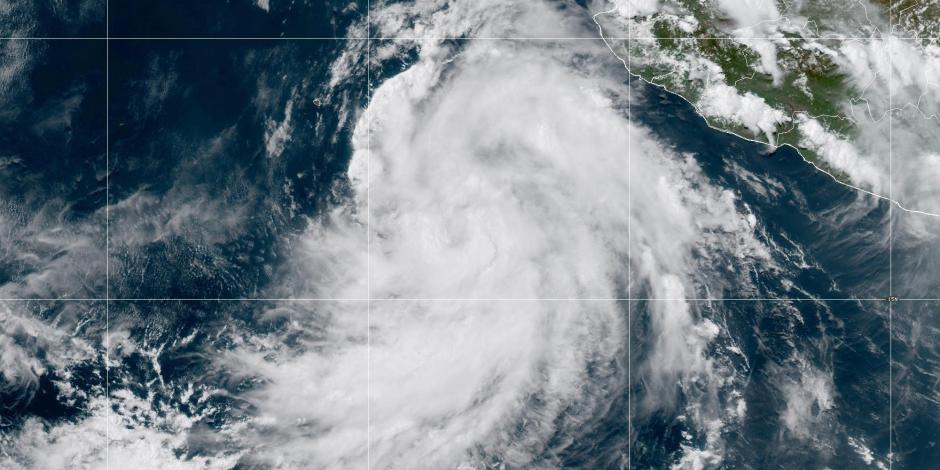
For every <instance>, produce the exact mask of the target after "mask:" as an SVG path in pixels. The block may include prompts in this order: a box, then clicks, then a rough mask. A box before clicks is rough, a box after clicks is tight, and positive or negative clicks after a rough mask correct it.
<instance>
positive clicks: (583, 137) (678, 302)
mask: <svg viewBox="0 0 940 470" xmlns="http://www.w3.org/2000/svg"><path fill="white" fill-rule="evenodd" d="M452 7H453V8H452V10H451V13H452V14H454V15H459V12H460V11H462V8H473V9H476V8H480V9H481V11H483V10H486V11H487V12H488V14H493V15H496V14H497V13H499V12H502V11H503V10H499V8H500V7H499V6H498V5H496V4H492V5H490V4H487V5H479V4H478V3H474V5H473V6H472V7H471V6H469V5H464V4H462V3H461V4H457V5H453V6H452ZM394 8H405V7H401V6H396V7H394ZM487 8H488V10H487ZM508 8H510V9H511V10H512V11H513V12H514V14H520V12H519V11H518V9H519V8H521V7H519V6H518V5H513V6H511V7H508ZM526 8H530V9H532V13H531V14H533V15H539V14H542V13H544V12H543V11H542V10H540V8H542V7H541V5H540V4H538V3H533V4H530V5H527V7H526ZM396 11H397V10H396ZM377 16H378V17H379V18H382V12H381V11H379V12H377ZM457 18H462V17H459V16H457ZM438 20H439V21H438ZM380 21H382V20H380ZM495 21H496V22H497V24H498V22H499V21H500V20H495ZM390 24H393V23H392V22H391V21H387V22H386V27H390V26H388V25H390ZM434 24H440V25H444V27H443V29H442V30H441V31H435V32H434V35H437V34H440V35H445V36H446V35H450V34H451V33H452V31H453V30H450V29H447V28H449V27H451V26H453V25H462V24H463V23H461V22H460V21H458V20H456V19H454V18H450V17H445V18H439V17H435V23H434ZM484 24H486V25H488V26H492V24H490V23H484ZM461 27H462V26H457V27H456V28H457V30H460V28H461ZM484 29H485V27H484ZM415 46H418V49H419V56H418V60H417V61H416V62H415V63H414V64H413V65H411V66H410V67H408V68H407V69H406V70H404V71H403V72H401V73H398V74H397V75H395V76H393V77H391V78H389V79H388V80H386V81H385V82H384V83H382V84H381V86H379V87H378V88H377V89H376V90H375V91H374V93H373V96H372V100H371V102H370V104H369V108H368V109H367V110H366V111H365V112H364V113H363V114H362V116H361V119H360V120H359V123H358V125H357V128H356V131H355V135H354V144H355V147H356V150H355V153H354V156H353V160H352V162H351V164H350V169H349V178H350V181H351V182H352V184H353V188H354V190H355V196H354V200H353V201H351V204H352V205H351V206H350V207H340V208H338V209H337V210H336V211H334V213H332V214H330V215H329V216H328V217H326V218H324V219H321V220H316V221H312V223H311V228H310V229H309V232H308V233H307V234H306V236H305V238H304V239H303V240H300V242H301V243H302V244H303V246H305V247H306V256H303V257H301V258H298V259H297V260H295V261H296V263H297V264H298V265H299V266H306V267H307V268H306V269H301V270H300V272H301V273H306V276H307V277H308V278H309V279H311V280H312V282H309V283H308V286H309V289H310V290H309V295H310V296H312V297H319V296H322V295H324V294H326V293H340V294H341V295H343V296H348V297H352V298H359V297H362V295H363V293H371V296H372V297H373V298H378V299H396V300H381V301H375V302H373V303H372V308H371V318H372V321H371V326H372V328H371V329H370V330H369V331H370V334H371V339H372V341H371V343H372V348H371V350H370V351H369V355H370V356H371V362H370V364H371V366H370V368H369V373H370V376H371V381H370V384H371V395H370V399H369V400H368V406H369V407H370V416H371V420H370V423H371V426H370V433H369V434H370V436H371V440H370V441H369V442H368V445H369V446H370V449H371V458H372V462H373V464H374V465H377V466H379V467H382V468H440V467H452V466H459V465H471V466H472V465H474V464H477V463H479V462H481V461H482V459H484V458H485V457H486V456H493V455H496V456H500V458H502V459H504V460H505V461H506V462H507V463H510V464H515V465H524V464H526V463H528V462H530V461H531V459H533V458H535V457H536V456H538V455H540V453H541V450H542V449H544V447H545V446H546V445H547V442H548V439H549V437H550V436H551V435H552V433H553V432H562V433H563V432H566V430H565V429H564V426H565V425H566V424H565V423H569V421H567V420H571V421H570V422H571V423H573V422H577V421H578V420H579V419H586V418H587V417H589V416H591V414H592V413H594V412H596V406H598V405H597V403H596V400H597V399H598V397H596V396H595V395H594V394H595V393H604V391H605V390H606V389H607V388H609V387H612V386H615V385H617V384H607V385H605V384H604V383H603V380H600V379H599V378H597V377H592V378H589V377H588V376H587V374H588V370H589V369H591V367H589V366H588V365H589V364H593V365H595V366H598V365H599V364H613V363H615V362H616V360H617V358H618V357H619V356H618V355H620V354H623V353H624V349H623V348H624V347H625V342H626V336H627V331H626V328H627V327H626V324H625V318H624V317H625V312H624V311H623V306H622V305H619V304H617V303H615V302H612V301H608V300H580V301H577V300H565V301H554V302H540V301H533V300H527V299H533V298H582V299H585V298H587V299H591V298H593V299H608V298H612V297H617V296H622V295H623V294H624V292H625V289H626V280H627V265H628V263H629V262H630V260H628V256H627V255H628V253H631V252H632V256H633V264H634V268H635V275H636V277H635V278H634V283H635V285H634V286H633V288H634V289H636V290H637V291H641V290H646V289H649V290H650V291H651V293H652V294H653V295H655V296H657V297H664V298H670V299H673V302H667V303H656V304H655V305H653V306H651V307H650V309H651V311H650V315H651V317H652V319H651V324H652V327H653V329H654V330H653V331H654V334H655V335H656V341H654V344H653V347H654V350H653V351H652V354H651V356H650V365H649V366H648V367H647V369H646V371H647V372H648V373H649V383H648V386H649V387H651V390H652V391H651V393H650V399H649V400H648V402H647V403H646V404H645V405H644V406H647V407H649V408H651V409H652V408H656V407H660V406H672V404H673V403H674V401H673V400H672V399H671V397H672V395H673V394H674V391H675V386H674V384H675V383H676V381H680V382H692V381H697V382H699V383H709V382H710V381H713V380H714V381H721V382H722V383H724V381H726V380H727V379H726V378H724V377H720V376H721V374H723V372H721V371H719V370H718V368H717V367H715V366H713V365H712V364H711V362H710V361H709V360H708V359H706V357H705V352H706V348H707V347H708V344H709V343H710V341H712V340H713V339H714V338H715V337H716V336H718V335H720V334H721V331H720V328H719V327H718V325H716V324H715V323H712V322H710V321H708V320H703V319H701V318H698V316H697V314H696V313H695V311H694V309H691V308H690V307H689V306H688V305H687V303H686V302H685V301H684V300H683V299H684V298H685V297H688V296H691V295H695V294H697V292H696V291H695V287H694V283H693V278H694V277H696V275H697V274H696V273H695V272H696V271H697V269H698V268H699V266H698V264H697V263H699V262H702V263H708V262H709V257H710V256H711V254H709V252H708V251H709V250H708V248H706V247H716V246H717V247H720V248H716V249H719V250H722V249H728V250H730V251H732V254H733V255H734V256H737V257H739V259H740V260H742V262H746V260H748V259H761V260H768V258H767V254H766V250H765V248H763V247H762V246H761V245H760V244H759V243H758V242H757V241H756V240H755V239H754V235H753V231H754V230H755V221H754V218H753V216H748V214H746V213H740V212H739V210H738V209H737V201H736V199H735V196H734V195H733V194H732V193H731V192H728V191H723V190H720V189H718V188H714V187H712V186H711V185H710V184H709V183H708V182H707V180H706V179H705V178H704V176H703V175H702V174H701V172H700V170H699V169H698V167H697V165H696V163H695V161H694V159H692V158H691V157H689V156H684V155H678V154H676V153H674V152H671V151H669V150H668V149H665V148H664V147H663V144H662V143H660V142H658V141H656V140H655V139H653V138H652V137H651V136H650V135H649V133H648V131H646V130H645V129H643V128H642V127H639V126H637V125H636V124H635V123H632V122H630V121H629V120H628V119H626V116H625V113H624V108H625V106H626V103H627V97H626V94H627V91H628V90H627V89H626V88H625V87H624V86H623V82H622V80H623V75H622V74H623V73H624V72H623V70H622V69H618V68H617V67H616V64H617V62H616V61H615V60H614V59H613V58H612V57H611V56H610V55H609V53H608V51H607V50H606V48H604V47H603V45H602V44H599V43H593V42H586V43H582V42H576V43H575V42H567V43H565V44H564V47H558V44H554V43H551V42H528V41H526V42H522V41H493V40H483V41H468V42H466V43H462V44H461V45H460V48H459V49H457V48H454V47H453V46H452V45H445V44H442V43H439V42H437V41H430V40H421V41H417V42H409V41H397V42H394V43H390V44H383V45H382V46H381V47H382V49H380V50H379V51H377V53H376V56H378V57H391V56H395V55H398V54H404V53H406V52H407V51H408V50H409V48H411V47H415ZM342 70H347V69H346V68H336V69H334V71H342ZM334 78H336V79H339V77H334ZM631 198H632V207H633V211H632V212H631V211H630V210H629V207H630V206H629V205H628V200H630V199H631ZM366 229H368V236H369V237H370V239H371V240H370V244H371V249H370V250H368V252H367V250H366V249H365V247H364V246H363V244H362V241H361V240H362V239H361V238H359V236H351V234H356V233H363V232H364V231H365V230H366ZM628 232H630V235H631V236H630V237H629V238H628V236H627V235H628ZM729 240H734V242H729ZM696 247H699V248H704V250H703V251H700V252H698V253H697V255H698V258H697V259H693V258H695V257H693V250H695V249H696ZM370 255H371V256H370ZM294 272H297V271H294ZM368 273H371V278H370V277H369V276H368V275H367V274H368ZM421 299H437V300H421ZM452 299H457V300H452ZM461 299H462V300H461ZM489 299H514V300H502V301H499V300H489ZM294 318H296V317H294ZM331 318H333V320H330V321H326V322H325V323H322V324H320V323H318V325H320V326H318V328H321V329H323V330H326V331H329V332H330V333H329V334H327V339H321V340H318V343H317V344H321V345H323V344H327V345H329V347H328V348H327V349H328V350H329V352H326V353H324V352H322V351H316V352H315V351H313V350H312V349H310V350H308V351H307V352H304V353H302V354H301V355H300V356H298V357H292V358H290V359H283V361H284V362H279V364H281V366H279V367H286V368H285V370H297V371H298V373H299V371H301V370H307V371H314V372H312V373H313V374H314V375H316V376H317V377H319V380H318V381H317V382H319V383H326V384H331V385H334V386H336V387H339V390H342V392H341V393H339V394H338V395H339V396H344V397H348V399H349V400H348V401H346V402H343V403H342V404H334V405H331V406H329V407H328V408H329V409H321V407H320V406H319V405H317V406H307V407H306V409H303V410H297V409H295V408H293V407H286V408H283V409H278V407H279V405H278V404H279V403H285V402H287V403H291V402H295V401H296V402H298V403H300V402H305V401H309V400H313V397H314V396H317V397H319V396H321V395H323V394H324V393H326V392H325V391H324V390H316V387H317V386H315V385H311V386H306V387H301V386H299V385H298V383H297V382H296V380H297V379H296V377H295V374H293V373H286V372H281V371H275V370H274V369H272V367H273V365H270V364H268V363H267V362H264V361H260V362H259V361H257V360H256V361H254V362H252V361H243V362H239V364H252V366H251V367H247V368H246V370H249V371H255V372H256V373H259V375H261V376H263V377H266V378H267V381H266V384H265V386H264V387H262V388H261V389H260V390H259V392H258V393H257V394H255V395H253V399H254V400H257V406H258V407H259V409H261V410H274V409H278V411H279V413H280V415H279V416H277V417H276V419H275V420H273V421H270V422H271V423H280V424H279V426H289V424H288V423H291V422H293V421H300V422H303V423H308V422H322V423H324V427H323V429H324V430H323V432H322V433H321V434H320V435H319V436H320V437H319V438H320V439H323V440H322V442H323V443H332V444H331V445H330V446H329V448H330V450H331V451H330V452H326V453H322V452H321V453H319V454H317V453H316V452H313V450H312V449H313V448H319V446H320V445H321V444H310V443H309V442H308V440H309V439H313V438H314V436H312V435H303V436H302V438H298V439H293V438H292V439H287V440H285V441H284V443H283V444H280V445H283V446H284V447H283V448H281V447H279V444H278V443H275V442H267V441H264V442H265V445H270V446H272V449H277V450H276V451H272V454H273V455H281V456H289V457H285V458H289V459H297V460H301V459H304V458H306V459H308V460H312V461H315V462H318V464H319V465H322V466H325V467H338V466H340V465H341V464H342V463H348V462H361V461H362V459H364V458H366V456H365V455H363V451H364V448H363V447H362V445H363V443H364V442H365V441H364V439H365V438H364V437H363V436H362V435H361V429H360V425H361V423H359V422H357V421H355V420H351V419H348V418H349V417H352V416H358V414H357V413H361V412H362V407H363V406H364V403H363V402H362V401H360V399H359V398H358V397H359V396H360V395H358V394H357V391H358V390H360V389H358V388H356V387H358V386H361V380H362V377H356V376H354V375H350V369H349V367H351V365H352V362H354V361H358V360H360V359H361V356H360V355H361V348H362V344H361V342H360V340H361V336H362V332H363V331H365V328H364V327H362V326H361V325H356V326H354V327H351V328H352V329H349V328H350V326H349V325H352V324H351V323H350V324H348V325H347V327H342V326H336V325H335V324H334V323H332V322H333V321H335V320H336V318H338V317H337V316H332V317H331ZM352 338H358V339H356V340H353V339H352ZM241 354H243V355H245V356H246V357H258V356H256V355H255V354H254V353H249V352H247V350H246V351H245V352H243V353H241ZM238 355H239V354H237V355H236V356H238ZM351 361H352V362H351ZM290 364H297V365H296V367H295V366H293V365H290ZM301 365H302V366H301ZM606 367H614V366H613V365H607V366H606ZM599 375H601V376H604V374H599ZM607 375H608V376H613V377H617V376H618V371H617V370H616V368H615V369H614V370H612V371H611V372H610V373H609V374H607ZM620 377H622V375H620ZM588 380H590V381H591V387H585V386H584V385H586V384H587V382H588ZM618 386H619V387H623V384H619V385H618ZM717 386H718V385H717V383H716V384H715V385H713V386H712V387H711V392H706V394H705V395H704V396H702V397H701V399H702V400H705V401H709V400H711V401H714V400H716V397H715V389H716V388H717ZM311 387H313V388H311ZM327 396H332V392H330V394H329V395H327ZM527 397H538V399H539V403H540V406H533V405H532V404H531V403H527ZM327 403H335V402H334V401H333V400H332V399H327ZM740 406H744V405H740ZM702 410H703V411H701V413H700V414H699V415H698V416H696V417H694V421H695V423H696V425H701V426H702V427H703V429H704V431H703V432H706V433H710V434H709V435H711V436H712V438H710V441H709V444H708V447H707V448H705V449H701V452H706V453H710V454H712V455H717V454H718V453H720V450H721V445H720V442H718V441H720V428H721V423H722V421H721V416H720V413H721V412H719V411H717V406H716V405H715V404H712V405H709V406H704V407H702ZM338 417H342V419H340V418H338ZM292 418H293V419H292ZM266 422H267V421H266ZM522 422H525V423H527V424H526V426H525V430H524V431H520V430H519V429H518V423H522ZM557 426H561V428H559V427H557ZM281 429H282V430H281V431H279V432H282V433H287V434H291V435H293V434H294V433H296V432H299V430H297V429H295V430H293V431H291V430H290V429H289V428H284V427H281ZM569 431H570V430H569ZM357 433H359V434H357ZM343 439H346V441H342V440H343ZM693 448H694V446H693ZM693 448H690V449H691V450H690V452H698V450H695V449H693ZM715 458H719V457H715ZM278 462H281V463H282V464H284V465H287V463H286V462H287V461H286V460H284V461H282V460H278Z"/></svg>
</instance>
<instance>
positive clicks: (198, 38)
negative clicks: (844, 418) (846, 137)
mask: <svg viewBox="0 0 940 470" xmlns="http://www.w3.org/2000/svg"><path fill="white" fill-rule="evenodd" d="M890 38H892V39H900V40H920V41H931V40H933V41H936V40H940V36H891V37H890ZM603 39H607V40H609V41H610V40H612V41H630V40H640V39H645V40H657V39H667V40H683V39H684V40H710V39H713V40H725V41H737V40H749V39H765V40H768V41H770V40H778V41H865V40H871V41H874V40H881V41H886V40H888V39H889V37H885V36H831V37H828V36H799V37H775V36H605V37H604V38H600V37H579V36H573V37H563V36H558V37H553V36H507V37H495V36H414V37H409V36H366V37H355V36H352V37H339V36H337V37H316V36H280V37H278V36H139V37H134V36H114V37H110V36H105V37H101V36H69V37H40V36H19V37H18V36H8V37H3V38H0V40H3V41H111V40H115V41H366V42H369V41H602V40H603Z"/></svg>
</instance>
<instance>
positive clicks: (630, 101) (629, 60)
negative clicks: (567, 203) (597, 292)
mask: <svg viewBox="0 0 940 470" xmlns="http://www.w3.org/2000/svg"><path fill="white" fill-rule="evenodd" d="M632 31H633V22H632V21H630V22H628V23H627V36H628V37H631V36H633V34H631V33H632ZM601 35H602V36H603V32H601ZM606 43H607V42H606V41H605V44H606ZM627 121H629V125H630V126H632V125H633V39H627ZM632 220H633V132H631V128H630V127H627V297H631V296H632V288H633V253H632V244H633V241H632V238H633V223H632ZM627 468H628V469H632V468H633V301H630V300H628V301H627Z"/></svg>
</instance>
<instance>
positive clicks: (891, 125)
mask: <svg viewBox="0 0 940 470" xmlns="http://www.w3.org/2000/svg"><path fill="white" fill-rule="evenodd" d="M893 6H894V2H890V3H889V9H888V42H885V43H884V44H883V49H884V54H885V55H887V56H888V199H889V200H891V201H894V89H893V84H894V79H893V77H894V60H892V58H891V56H892V54H891V50H890V49H889V47H888V46H889V45H890V41H891V35H892V34H894V22H892V21H891V9H892V7H893ZM900 19H901V17H900V13H899V14H898V22H899V23H900ZM893 215H894V204H888V295H889V296H893V295H894V220H893V217H892V216H893ZM893 468H894V306H892V305H891V302H888V469H889V470H891V469H893Z"/></svg>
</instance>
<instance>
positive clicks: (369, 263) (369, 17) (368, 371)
mask: <svg viewBox="0 0 940 470" xmlns="http://www.w3.org/2000/svg"><path fill="white" fill-rule="evenodd" d="M371 33H372V0H366V37H367V38H368V39H366V299H367V300H366V470H371V469H372V115H371V111H369V109H371V104H372V39H371V38H372V34H371Z"/></svg>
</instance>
